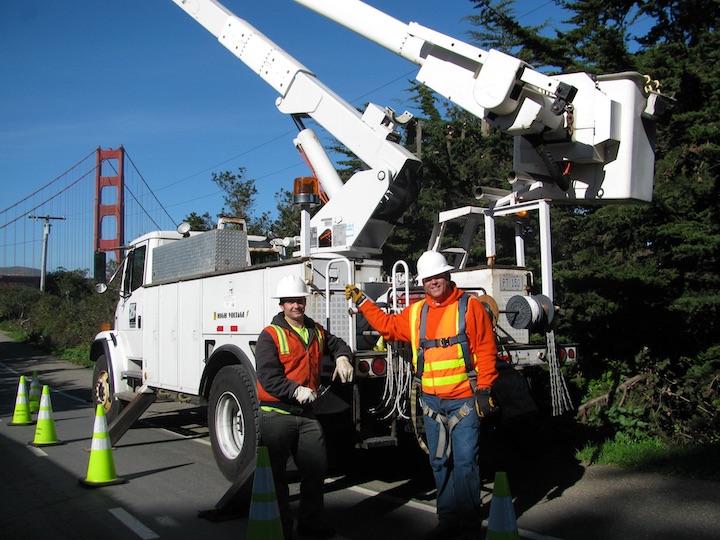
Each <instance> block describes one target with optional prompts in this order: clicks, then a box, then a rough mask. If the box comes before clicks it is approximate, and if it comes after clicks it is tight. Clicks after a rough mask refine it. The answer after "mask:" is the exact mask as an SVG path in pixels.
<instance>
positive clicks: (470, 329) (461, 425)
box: [345, 251, 497, 539]
mask: <svg viewBox="0 0 720 540" xmlns="http://www.w3.org/2000/svg"><path fill="white" fill-rule="evenodd" d="M452 269H453V267H452V266H450V265H448V263H447V261H446V260H445V257H443V255H442V254H441V253H438V252H435V251H427V252H425V253H423V254H422V256H421V257H420V259H419V260H418V264H417V270H418V276H417V278H418V283H421V284H422V285H423V288H424V289H425V298H424V299H423V300H421V301H419V302H416V303H414V304H412V305H410V306H408V307H407V308H405V309H404V310H403V311H402V312H401V313H399V314H397V315H390V314H387V313H385V312H384V311H382V310H381V309H380V308H379V307H377V306H376V305H375V303H373V302H372V301H371V300H369V299H368V298H367V297H366V296H365V295H364V293H363V292H362V291H361V290H360V289H358V288H357V287H356V286H355V285H348V286H347V287H346V289H345V295H346V297H347V298H348V299H352V300H353V301H354V302H355V304H356V305H357V306H358V309H359V310H360V312H361V313H362V314H363V315H364V316H365V318H366V319H367V321H368V323H370V326H372V327H373V328H374V329H376V330H377V331H378V332H380V334H381V335H382V336H383V337H384V338H385V339H386V340H396V341H408V342H410V343H411V345H412V349H413V367H414V369H415V374H416V377H417V378H419V379H420V384H421V388H422V393H421V404H422V407H423V413H424V416H423V421H424V425H425V432H426V435H427V443H428V450H429V457H430V465H431V467H432V470H433V475H434V477H435V485H436V487H437V513H438V526H437V528H436V529H435V530H433V531H432V532H431V533H430V535H429V536H428V538H432V539H435V538H437V539H440V538H442V539H449V538H457V537H460V536H463V537H466V536H464V535H468V534H469V536H471V537H476V536H478V535H479V534H480V522H481V514H480V510H481V498H480V471H479V465H478V453H479V441H480V439H479V438H480V418H481V417H483V416H489V415H490V414H492V413H493V412H494V409H495V405H494V403H493V400H492V397H491V395H490V388H491V387H492V384H493V382H494V381H495V379H496V377H497V372H496V370H495V361H496V358H497V348H496V344H495V335H494V333H493V329H492V322H491V320H490V317H489V315H488V313H487V311H486V310H485V308H484V306H483V305H482V304H481V302H480V301H479V300H478V299H477V298H476V297H474V296H471V295H469V294H467V293H464V292H463V291H462V290H461V289H459V288H457V287H456V286H455V284H454V283H453V282H452V281H451V280H450V271H451V270H452Z"/></svg>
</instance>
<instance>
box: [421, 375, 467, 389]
mask: <svg viewBox="0 0 720 540" xmlns="http://www.w3.org/2000/svg"><path fill="white" fill-rule="evenodd" d="M467 380H468V376H467V373H458V374H457V375H448V376H446V377H433V378H432V379H431V380H430V381H428V382H430V384H431V386H445V385H446V384H457V383H461V382H464V381H467ZM424 382H425V381H423V383H424Z"/></svg>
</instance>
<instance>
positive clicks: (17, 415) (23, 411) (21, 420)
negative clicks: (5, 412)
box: [9, 375, 33, 426]
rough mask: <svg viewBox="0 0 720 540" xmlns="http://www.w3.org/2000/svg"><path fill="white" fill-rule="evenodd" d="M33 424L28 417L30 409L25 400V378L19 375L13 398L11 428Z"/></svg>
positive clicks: (29, 416) (30, 417)
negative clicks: (15, 394)
mask: <svg viewBox="0 0 720 540" xmlns="http://www.w3.org/2000/svg"><path fill="white" fill-rule="evenodd" d="M32 423H33V419H32V416H31V415H30V407H29V406H28V400H27V386H26V385H25V376H24V375H20V382H19V383H18V391H17V397H16V398H15V411H14V412H13V418H12V422H10V424H9V425H11V426H29V425H30V424H32Z"/></svg>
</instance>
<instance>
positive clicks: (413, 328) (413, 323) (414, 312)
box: [410, 300, 425, 368]
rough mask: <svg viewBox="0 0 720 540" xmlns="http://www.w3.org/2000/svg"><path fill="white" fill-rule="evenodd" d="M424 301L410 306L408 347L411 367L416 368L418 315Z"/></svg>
mask: <svg viewBox="0 0 720 540" xmlns="http://www.w3.org/2000/svg"><path fill="white" fill-rule="evenodd" d="M424 303H425V300H420V301H419V302H415V303H414V304H412V305H411V306H410V345H411V347H412V354H413V365H414V366H415V367H416V368H417V348H418V346H419V344H420V340H419V339H418V332H419V331H420V325H419V323H418V314H419V313H420V309H422V306H423V304H424Z"/></svg>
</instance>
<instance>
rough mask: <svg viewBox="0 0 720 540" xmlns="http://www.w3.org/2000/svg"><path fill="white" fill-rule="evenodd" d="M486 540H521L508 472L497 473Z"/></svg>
mask: <svg viewBox="0 0 720 540" xmlns="http://www.w3.org/2000/svg"><path fill="white" fill-rule="evenodd" d="M485 540H520V535H519V534H518V528H517V520H516V519H515V508H513V502H512V496H511V495H510V486H509V485H508V479H507V474H506V473H504V472H496V473H495V483H494V485H493V494H492V500H491V501H490V517H488V530H487V536H486V537H485Z"/></svg>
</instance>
